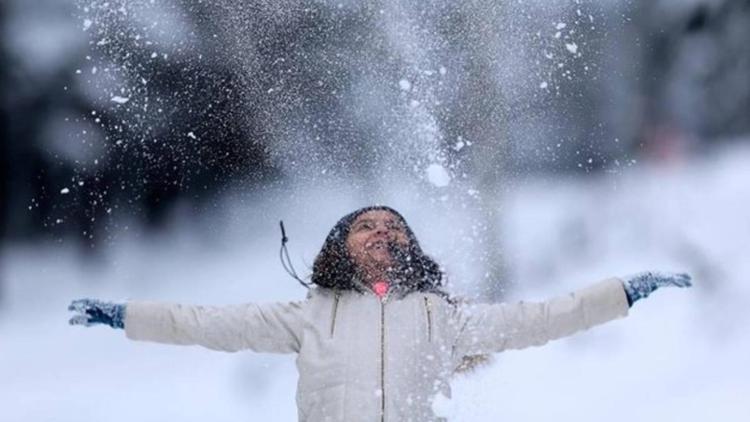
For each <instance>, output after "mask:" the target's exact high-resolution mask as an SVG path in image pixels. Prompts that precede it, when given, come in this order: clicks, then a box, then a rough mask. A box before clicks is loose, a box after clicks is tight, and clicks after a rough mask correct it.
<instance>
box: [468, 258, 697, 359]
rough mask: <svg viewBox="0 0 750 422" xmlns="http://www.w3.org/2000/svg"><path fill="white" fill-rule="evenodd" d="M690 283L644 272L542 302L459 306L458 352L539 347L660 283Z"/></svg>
mask: <svg viewBox="0 0 750 422" xmlns="http://www.w3.org/2000/svg"><path fill="white" fill-rule="evenodd" d="M689 285H690V277H689V276H687V275H686V274H670V273H658V272H647V273H639V274H637V275H635V276H629V277H625V278H623V279H619V278H612V279H609V280H605V281H602V282H600V283H597V284H594V285H593V286H590V287H587V288H585V289H582V290H579V291H576V292H574V293H571V294H568V295H564V296H560V297H557V298H554V299H551V300H548V301H545V302H539V303H527V302H520V303H515V304H507V303H499V304H479V305H472V306H468V307H466V308H464V309H460V308H459V309H458V316H457V319H458V324H457V326H458V327H459V331H458V334H457V337H456V338H457V340H456V348H455V351H456V353H457V354H461V355H471V354H483V353H493V352H500V351H502V350H505V349H522V348H525V347H529V346H540V345H543V344H545V343H547V342H548V341H550V340H554V339H558V338H561V337H565V336H568V335H571V334H573V333H575V332H577V331H581V330H584V329H587V328H590V327H592V326H595V325H598V324H602V323H605V322H607V321H610V320H613V319H615V318H620V317H624V316H626V315H627V313H628V309H629V308H630V306H631V305H632V304H633V302H635V301H636V300H638V299H642V298H644V297H646V296H647V295H648V294H649V293H651V292H653V291H654V290H656V289H657V288H659V287H662V286H681V287H686V286H689Z"/></svg>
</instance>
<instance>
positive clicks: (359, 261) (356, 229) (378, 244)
mask: <svg viewBox="0 0 750 422" xmlns="http://www.w3.org/2000/svg"><path fill="white" fill-rule="evenodd" d="M391 244H398V245H402V246H407V245H408V244H409V239H408V237H407V234H406V228H405V227H404V225H403V223H402V222H401V219H399V218H398V217H397V216H396V215H394V214H393V213H391V212H390V211H386V210H373V211H367V212H365V213H362V214H361V215H359V216H358V217H357V218H356V219H355V220H354V222H353V223H352V225H351V228H350V229H349V236H348V237H347V238H346V248H347V250H348V252H349V256H350V257H351V259H352V260H353V261H354V263H355V264H356V265H357V266H358V267H359V268H360V269H362V270H364V271H365V272H366V273H367V272H373V271H379V272H382V271H384V270H387V269H388V268H390V267H392V266H393V263H394V262H393V257H392V256H391V252H390V249H389V245H391Z"/></svg>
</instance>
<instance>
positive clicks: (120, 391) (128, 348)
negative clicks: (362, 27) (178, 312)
mask: <svg viewBox="0 0 750 422" xmlns="http://www.w3.org/2000/svg"><path fill="white" fill-rule="evenodd" d="M506 192H507V193H506V197H504V198H503V200H502V201H500V202H501V203H502V214H501V215H502V221H501V224H500V228H501V237H502V238H503V240H504V246H503V247H504V249H503V250H504V255H505V257H506V259H507V263H508V264H509V274H510V276H511V277H512V279H513V280H515V283H514V284H513V286H514V287H515V288H514V289H513V291H512V293H511V297H510V298H509V299H510V300H518V299H520V298H523V299H526V300H532V299H542V298H545V297H549V296H551V295H554V294H560V293H565V292H567V291H569V290H571V289H575V288H579V287H582V286H585V285H586V284H587V283H589V282H592V281H596V280H598V279H600V278H604V277H607V276H611V275H625V274H628V273H631V272H635V271H639V270H643V269H666V270H686V271H689V272H691V273H692V274H693V275H694V278H695V287H694V288H693V289H690V290H676V289H674V290H665V291H659V292H657V293H655V294H654V296H652V297H650V298H648V299H647V300H645V301H643V302H639V303H637V304H636V305H635V306H634V308H633V309H632V310H631V315H630V316H629V317H628V318H625V319H622V320H618V321H616V322H613V323H610V324H607V325H606V326H602V327H597V328H595V329H593V330H591V331H589V332H586V333H582V334H578V335H576V336H573V337H571V338H568V339H564V340H560V341H556V342H552V343H550V344H548V345H546V346H545V347H542V348H535V349H527V350H523V351H513V352H506V353H503V354H501V355H498V356H497V357H496V359H495V360H494V363H492V364H491V365H489V366H488V367H485V368H482V369H479V370H477V371H476V372H474V373H472V374H469V375H462V376H459V377H458V378H457V379H456V381H455V383H454V396H453V399H452V400H445V399H440V400H438V401H437V402H436V404H435V407H436V409H438V410H439V411H441V412H442V413H444V414H446V415H448V416H451V417H452V418H451V420H456V421H497V420H509V421H510V420H512V421H541V420H576V421H579V422H582V421H601V420H607V421H628V422H632V421H633V420H643V421H665V420H681V421H705V420H720V421H726V422H730V421H737V422H739V421H747V420H750V405H749V404H748V403H747V398H748V397H750V330H748V327H749V326H750V313H749V312H748V310H747V304H748V299H750V280H748V278H747V274H750V260H749V259H747V253H748V246H749V245H748V243H750V218H748V216H750V148H748V146H747V145H742V144H740V145H738V146H735V147H733V148H731V149H726V150H723V151H721V152H717V153H713V154H710V155H706V156H703V157H701V158H693V159H690V160H686V161H683V162H677V163H672V164H670V165H669V166H666V167H665V166H654V165H650V164H649V163H643V164H639V165H638V166H635V167H632V168H629V169H627V170H624V171H619V172H615V173H605V174H604V175H603V176H597V177H591V178H557V179H554V180H548V179H524V180H517V181H514V182H513V183H512V186H510V187H509V188H508V189H507V191H506ZM388 195H390V196H388ZM356 197H357V196H356V195H355V194H354V193H353V192H339V193H333V190H332V189H325V188H322V189H320V190H318V191H310V190H299V191H296V192H286V193H279V192H276V193H271V194H267V195H262V196H260V197H256V196H246V197H243V196H242V195H233V196H231V197H228V198H227V199H226V201H225V203H223V204H221V206H220V207H219V209H221V210H222V211H221V212H217V213H216V214H214V215H211V216H210V217H203V218H202V220H201V221H200V222H199V223H195V222H191V221H188V220H187V218H186V217H182V216H181V215H182V214H179V213H178V214H176V215H175V217H174V221H175V222H174V225H173V228H172V229H170V230H168V231H167V232H166V233H164V234H161V235H158V236H157V235H149V234H145V233H142V232H139V231H138V229H137V228H135V227H134V228H132V229H131V231H130V233H131V234H121V235H120V236H119V237H118V240H117V241H116V242H115V243H114V244H112V245H111V246H110V247H109V248H108V249H106V250H102V251H99V255H98V256H96V257H88V256H84V255H81V254H80V253H78V252H76V251H75V249H74V248H72V247H68V246H67V245H66V244H65V243H64V242H63V243H62V244H61V245H60V244H55V245H46V246H44V245H33V246H14V247H10V248H7V249H6V250H4V251H3V252H2V255H0V263H1V264H2V267H0V268H1V272H0V278H1V279H2V281H3V283H4V291H3V296H2V297H3V303H2V308H0V379H2V382H0V420H2V421H10V422H15V421H24V422H32V421H80V420H95V421H108V422H109V421H111V422H116V421H132V420H139V421H143V422H147V421H165V420H179V421H200V422H204V421H207V420H210V421H256V420H257V421H265V420H281V421H284V420H289V421H291V420H295V418H296V410H295V404H294V390H295V383H296V374H295V368H294V363H293V356H289V355H287V356H284V355H280V356H271V355H258V354H253V353H237V354H226V353H218V352H212V351H208V350H202V349H200V348H196V347H176V346H164V345H155V344H146V343H136V342H130V341H128V340H126V339H125V338H124V336H123V333H122V332H121V331H113V330H111V329H109V328H106V327H105V328H101V327H97V328H90V329H85V328H81V327H70V326H68V325H67V323H66V321H67V318H68V313H67V311H66V306H67V304H68V303H69V301H70V300H71V299H74V298H79V297H96V298H104V299H113V300H125V299H128V298H132V299H153V300H165V301H181V302H192V303H205V304H208V303H211V304H223V303H233V302H240V301H275V300H292V299H299V298H301V297H303V296H304V294H305V292H304V290H303V289H302V288H301V287H299V286H298V285H297V284H296V282H294V281H293V280H292V279H290V278H288V276H287V275H286V274H285V273H284V272H283V270H282V268H281V266H280V264H279V263H278V249H277V245H278V242H279V236H278V233H277V230H278V226H277V224H278V219H279V218H284V219H285V221H286V225H287V228H288V229H289V231H290V233H289V235H290V237H291V239H292V240H291V242H292V243H291V245H290V248H291V252H292V256H293V259H294V260H295V262H296V263H297V264H298V267H303V266H304V265H303V263H306V264H310V263H311V262H312V260H313V258H314V255H315V253H316V252H317V249H318V248H319V247H320V245H321V244H322V240H323V237H324V236H325V234H326V233H327V231H328V229H329V228H330V227H331V226H332V225H333V223H334V222H335V220H336V219H337V218H338V217H340V216H341V215H343V214H344V213H346V212H347V211H349V210H351V209H353V208H355V207H357V206H359V205H362V204H363V202H362V201H358V200H356V199H352V198H356ZM377 199H378V200H377V201H376V202H387V203H389V204H391V205H393V206H394V207H396V208H398V209H401V210H403V212H404V214H405V215H406V216H407V218H408V219H410V222H411V224H412V225H413V226H414V229H415V231H416V232H417V235H418V236H419V237H420V238H421V239H422V243H423V247H424V248H425V249H426V250H427V251H428V252H430V253H432V254H434V255H435V256H436V257H437V258H438V259H439V260H440V261H441V262H444V263H445V264H446V267H447V269H448V271H449V276H450V278H451V280H457V279H461V278H462V277H463V278H470V277H472V276H473V274H472V273H471V269H467V268H466V266H462V265H460V262H459V261H461V259H460V257H462V256H463V255H462V253H463V252H460V251H459V250H460V249H463V248H461V247H456V245H461V244H462V242H468V243H471V242H469V241H468V240H466V239H464V238H462V236H461V235H459V233H462V231H461V230H462V229H465V228H466V227H468V226H470V225H471V221H470V219H467V218H464V217H465V216H464V215H462V214H460V213H459V212H457V211H449V210H448V208H441V206H440V204H441V202H440V201H438V202H437V203H436V204H437V205H435V204H433V205H434V206H428V207H425V206H424V201H423V200H424V198H421V199H420V200H416V199H414V198H412V197H410V196H409V195H406V194H404V193H403V192H393V193H391V194H386V196H384V197H382V198H377ZM448 221H449V222H450V224H446V222H448ZM438 227H439V228H440V230H436V228H438ZM298 270H300V268H298ZM456 284H457V285H458V284H460V283H458V282H456Z"/></svg>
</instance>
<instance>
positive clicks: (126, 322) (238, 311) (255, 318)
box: [69, 299, 304, 353]
mask: <svg viewBox="0 0 750 422" xmlns="http://www.w3.org/2000/svg"><path fill="white" fill-rule="evenodd" d="M69 309H70V310H72V311H74V312H76V313H77V314H76V315H74V316H73V318H71V320H70V323H71V324H74V325H85V326H91V325H95V324H107V325H110V326H112V327H114V328H124V329H125V333H126V335H127V336H128V338H130V339H132V340H143V341H153V342H158V343H168V344H180V345H200V346H204V347H207V348H209V349H214V350H222V351H228V352H234V351H238V350H243V349H250V350H254V351H257V352H270V353H294V352H297V351H299V347H300V338H301V332H302V326H303V320H304V318H303V309H302V303H301V302H292V303H269V304H262V305H259V304H252V303H250V304H243V305H233V306H189V305H180V304H168V303H152V302H130V303H128V304H127V305H125V304H115V303H111V302H102V301H98V300H93V299H79V300H76V301H73V303H71V305H70V306H69Z"/></svg>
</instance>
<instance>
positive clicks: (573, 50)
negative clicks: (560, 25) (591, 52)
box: [565, 42, 578, 54]
mask: <svg viewBox="0 0 750 422" xmlns="http://www.w3.org/2000/svg"><path fill="white" fill-rule="evenodd" d="M565 48H566V49H567V50H568V51H570V52H571V53H573V54H576V53H577V52H578V45H577V44H576V43H574V42H572V43H565Z"/></svg>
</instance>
